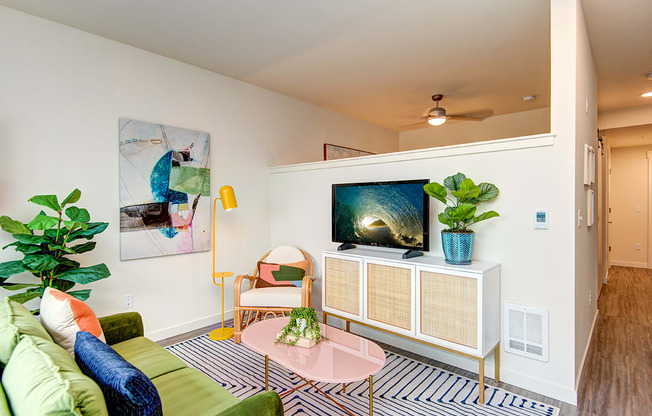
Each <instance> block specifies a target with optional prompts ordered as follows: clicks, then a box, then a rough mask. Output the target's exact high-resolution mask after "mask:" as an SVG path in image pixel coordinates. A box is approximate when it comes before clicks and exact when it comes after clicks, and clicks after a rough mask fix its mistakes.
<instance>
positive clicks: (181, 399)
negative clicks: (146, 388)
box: [152, 368, 240, 416]
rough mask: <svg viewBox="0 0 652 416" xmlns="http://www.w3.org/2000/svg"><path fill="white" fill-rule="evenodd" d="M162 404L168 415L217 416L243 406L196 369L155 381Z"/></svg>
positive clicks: (186, 369) (165, 376) (176, 372)
mask: <svg viewBox="0 0 652 416" xmlns="http://www.w3.org/2000/svg"><path fill="white" fill-rule="evenodd" d="M152 382H153V383H154V385H155V386H156V388H157V390H158V391H159V394H160V395H161V401H162V402H163V414H166V415H193V416H202V415H211V416H214V415H217V414H219V413H220V412H221V411H223V410H225V409H228V408H229V407H231V406H233V405H235V404H238V403H240V400H239V399H238V398H236V397H235V396H233V395H232V394H231V393H229V392H228V391H227V390H226V389H225V388H224V387H222V386H221V385H220V384H218V383H216V382H215V381H213V380H212V379H210V378H209V377H207V376H206V375H205V374H202V373H201V372H199V371H198V370H195V369H194V368H184V369H181V370H177V371H174V372H172V373H167V374H165V375H162V376H160V377H156V378H154V379H152Z"/></svg>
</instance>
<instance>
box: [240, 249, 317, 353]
mask: <svg viewBox="0 0 652 416" xmlns="http://www.w3.org/2000/svg"><path fill="white" fill-rule="evenodd" d="M297 250H299V251H300V252H301V253H302V254H303V256H304V257H305V258H306V260H307V261H308V265H307V267H306V276H304V277H303V282H302V283H301V306H305V307H311V306H312V282H313V281H314V280H315V277H314V276H313V265H312V259H311V258H310V255H309V254H308V253H306V252H305V251H303V250H301V249H299V248H298V249H297ZM272 251H273V250H270V251H268V252H267V253H265V255H264V256H263V257H261V258H260V260H259V261H258V263H256V269H255V270H254V272H253V273H252V274H251V276H246V275H240V276H238V277H236V278H235V283H234V285H233V329H234V331H233V340H234V342H235V343H236V344H239V343H240V336H241V334H242V331H243V330H244V329H245V328H246V327H247V326H249V325H251V324H252V323H254V322H257V321H259V320H261V319H267V318H268V317H269V316H270V315H273V317H274V318H276V317H278V316H285V315H286V314H289V313H290V312H292V308H286V307H278V306H242V305H240V295H241V293H242V282H243V281H244V280H248V281H249V288H248V289H247V290H251V289H253V288H254V286H255V285H256V280H258V278H259V276H260V270H259V267H258V265H259V264H260V262H264V261H265V259H266V258H267V256H269V254H270V253H271V252H272Z"/></svg>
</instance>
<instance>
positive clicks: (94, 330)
mask: <svg viewBox="0 0 652 416" xmlns="http://www.w3.org/2000/svg"><path fill="white" fill-rule="evenodd" d="M41 323H42V324H43V326H44V327H45V329H47V330H48V332H49V333H50V335H52V338H53V339H54V342H56V343H57V344H59V345H61V346H62V347H63V348H65V349H66V350H67V351H68V352H69V353H70V355H73V354H74V351H75V336H76V335H77V332H78V331H88V332H90V333H91V334H93V335H95V336H96V337H98V338H99V339H100V340H102V341H103V342H104V334H103V333H102V326H101V325H100V321H99V320H98V319H97V316H95V313H94V312H93V310H92V309H91V308H90V306H88V305H87V304H86V303H85V302H83V301H81V300H79V299H77V298H75V297H74V296H70V295H69V294H67V293H64V292H62V291H60V290H57V289H53V288H51V287H48V288H46V289H45V292H43V299H42V300H41Z"/></svg>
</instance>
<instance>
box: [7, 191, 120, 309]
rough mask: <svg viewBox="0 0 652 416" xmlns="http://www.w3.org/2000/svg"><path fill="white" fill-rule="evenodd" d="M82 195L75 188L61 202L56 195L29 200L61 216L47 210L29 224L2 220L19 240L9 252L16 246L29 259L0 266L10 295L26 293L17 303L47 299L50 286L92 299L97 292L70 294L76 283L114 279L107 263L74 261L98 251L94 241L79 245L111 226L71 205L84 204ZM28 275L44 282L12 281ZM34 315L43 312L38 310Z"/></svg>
mask: <svg viewBox="0 0 652 416" xmlns="http://www.w3.org/2000/svg"><path fill="white" fill-rule="evenodd" d="M80 197H81V191H80V190H79V189H75V190H74V191H72V192H71V193H70V195H68V196H67V197H66V198H65V199H64V200H63V202H61V204H59V200H58V199H57V197H56V195H36V196H34V197H32V198H30V199H29V202H32V203H34V204H36V205H40V206H43V207H46V208H49V209H50V210H52V211H54V212H55V215H54V216H52V215H47V214H46V213H45V212H44V211H41V212H40V213H39V214H38V215H37V216H36V217H35V218H34V219H33V220H32V221H30V222H29V223H27V224H23V223H22V222H20V221H16V220H13V219H11V218H9V217H8V216H6V215H3V216H2V217H0V227H1V228H2V229H3V230H4V231H6V232H8V233H10V234H11V235H12V236H13V237H14V238H15V239H16V241H15V242H13V243H11V244H7V245H6V246H4V247H3V249H7V248H9V247H13V248H14V250H16V251H17V252H20V253H22V254H23V256H24V257H23V259H22V260H14V261H6V262H4V263H0V286H1V287H2V288H3V289H6V290H10V291H15V292H19V291H23V292H22V293H17V294H15V295H12V296H9V297H10V298H11V299H13V300H14V301H16V302H19V303H25V302H27V301H29V300H31V299H34V298H37V297H41V296H42V295H43V291H44V290H45V288H46V287H48V286H49V287H53V288H56V289H59V290H61V291H63V292H67V293H69V294H70V295H72V296H74V297H76V298H77V299H81V300H86V299H88V297H89V296H90V292H91V290H90V289H84V290H75V291H69V290H70V289H72V288H73V286H74V285H75V283H79V284H82V285H84V284H87V283H91V282H95V281H97V280H100V279H105V278H107V277H109V276H110V275H111V272H109V269H108V268H107V267H106V265H105V264H104V263H101V264H96V265H95V266H90V267H81V264H80V263H79V262H77V261H75V260H71V259H69V258H68V256H74V255H76V254H81V253H85V252H88V251H91V250H93V249H94V248H95V244H96V243H95V242H94V241H87V242H82V243H77V244H73V243H76V242H78V240H91V239H92V238H93V237H94V236H95V235H96V234H99V233H101V232H102V231H104V230H105V229H106V227H107V226H108V225H109V224H108V223H106V222H90V219H91V218H90V214H89V213H88V211H87V210H86V209H84V208H78V207H76V206H73V205H71V204H74V203H76V202H77V201H79V198H80ZM64 214H65V217H64ZM23 272H29V273H31V274H32V275H33V276H35V277H37V278H38V279H39V280H40V282H38V283H9V282H7V279H9V277H11V276H14V275H17V274H19V273H23ZM33 313H38V310H36V311H33Z"/></svg>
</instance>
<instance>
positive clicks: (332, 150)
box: [324, 143, 375, 160]
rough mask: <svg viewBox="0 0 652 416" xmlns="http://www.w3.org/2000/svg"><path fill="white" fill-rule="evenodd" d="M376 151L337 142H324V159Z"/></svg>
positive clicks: (368, 153) (362, 154) (361, 154)
mask: <svg viewBox="0 0 652 416" xmlns="http://www.w3.org/2000/svg"><path fill="white" fill-rule="evenodd" d="M369 155H375V153H371V152H367V151H364V150H358V149H353V148H350V147H344V146H338V145H336V144H330V143H324V160H335V159H347V158H350V157H358V156H369Z"/></svg>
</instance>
